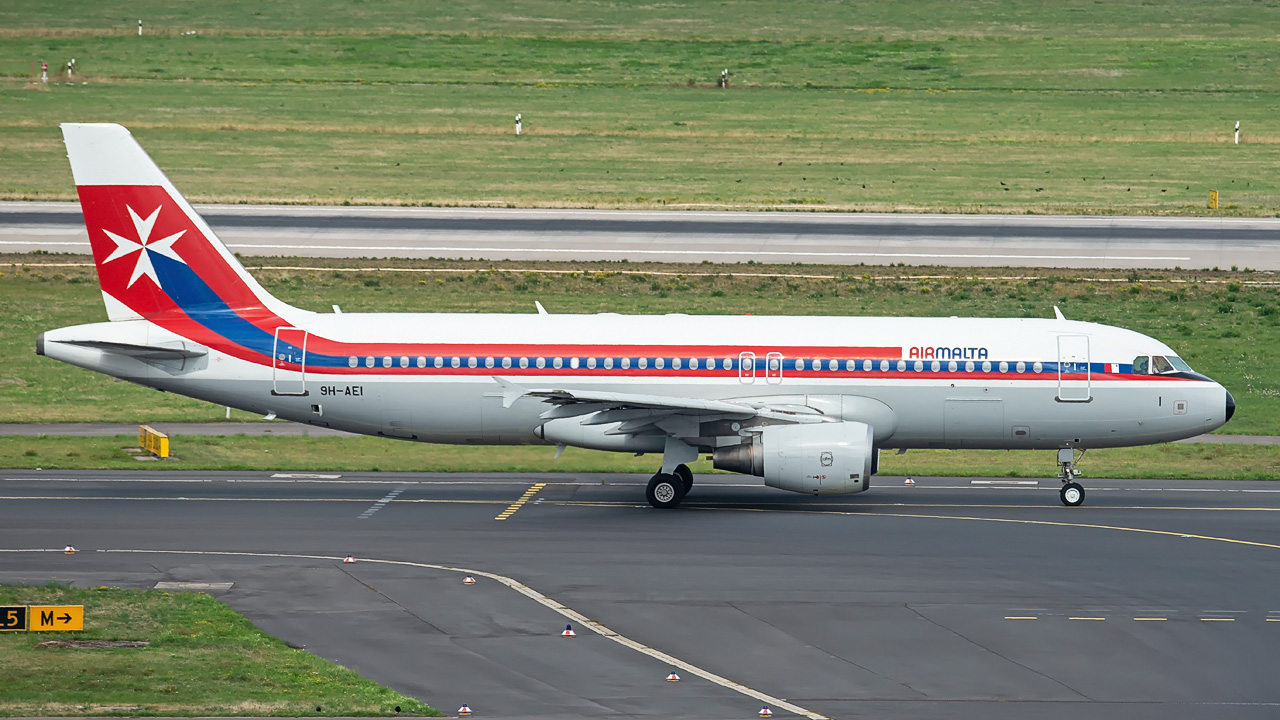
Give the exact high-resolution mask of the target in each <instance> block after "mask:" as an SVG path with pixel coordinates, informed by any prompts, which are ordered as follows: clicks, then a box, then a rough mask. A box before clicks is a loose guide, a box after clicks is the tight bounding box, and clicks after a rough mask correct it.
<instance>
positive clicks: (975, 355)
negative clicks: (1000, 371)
mask: <svg viewBox="0 0 1280 720" xmlns="http://www.w3.org/2000/svg"><path fill="white" fill-rule="evenodd" d="M907 358H908V359H914V358H921V359H923V360H986V359H987V349H986V348H984V347H913V348H910V350H908V354H907Z"/></svg>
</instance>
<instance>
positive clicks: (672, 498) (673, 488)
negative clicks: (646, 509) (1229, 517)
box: [645, 464, 693, 510]
mask: <svg viewBox="0 0 1280 720" xmlns="http://www.w3.org/2000/svg"><path fill="white" fill-rule="evenodd" d="M692 489H693V471H692V470H690V469H689V466H688V465H684V464H680V465H677V466H676V467H675V469H674V470H673V471H672V472H671V473H670V474H668V473H664V472H659V473H657V474H656V475H654V476H653V477H651V478H649V486H648V487H647V488H646V489H645V497H646V498H648V500H649V504H650V505H652V506H654V507H656V508H662V509H664V510H665V509H669V508H673V507H676V506H677V505H679V504H680V501H681V500H684V496H685V495H687V494H688V493H689V491H690V490H692Z"/></svg>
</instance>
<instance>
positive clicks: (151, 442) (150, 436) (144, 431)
mask: <svg viewBox="0 0 1280 720" xmlns="http://www.w3.org/2000/svg"><path fill="white" fill-rule="evenodd" d="M138 445H139V447H141V448H143V449H144V450H146V451H147V452H149V453H151V454H152V455H155V456H156V457H161V458H167V457H169V436H168V435H165V434H164V433H162V432H160V431H159V430H156V429H154V428H152V427H151V426H150V425H139V426H138Z"/></svg>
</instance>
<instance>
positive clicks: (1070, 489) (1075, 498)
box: [1058, 482, 1084, 507]
mask: <svg viewBox="0 0 1280 720" xmlns="http://www.w3.org/2000/svg"><path fill="white" fill-rule="evenodd" d="M1058 495H1059V496H1060V497H1061V498H1062V504H1063V505H1066V506H1067V507H1076V506H1077V505H1080V504H1081V503H1083V502H1084V488H1083V487H1080V484H1079V483H1073V482H1069V483H1067V484H1065V485H1063V486H1062V490H1060V491H1059V492H1058Z"/></svg>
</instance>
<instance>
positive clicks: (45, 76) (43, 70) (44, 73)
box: [40, 60, 49, 85]
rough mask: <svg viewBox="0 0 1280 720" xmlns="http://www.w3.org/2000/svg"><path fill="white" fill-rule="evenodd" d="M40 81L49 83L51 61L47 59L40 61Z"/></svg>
mask: <svg viewBox="0 0 1280 720" xmlns="http://www.w3.org/2000/svg"><path fill="white" fill-rule="evenodd" d="M40 82H42V83H44V84H45V85H48V84H49V62H48V61H47V60H41V61H40Z"/></svg>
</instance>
